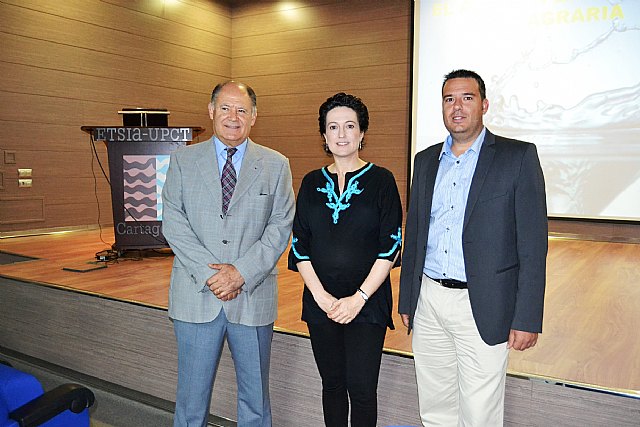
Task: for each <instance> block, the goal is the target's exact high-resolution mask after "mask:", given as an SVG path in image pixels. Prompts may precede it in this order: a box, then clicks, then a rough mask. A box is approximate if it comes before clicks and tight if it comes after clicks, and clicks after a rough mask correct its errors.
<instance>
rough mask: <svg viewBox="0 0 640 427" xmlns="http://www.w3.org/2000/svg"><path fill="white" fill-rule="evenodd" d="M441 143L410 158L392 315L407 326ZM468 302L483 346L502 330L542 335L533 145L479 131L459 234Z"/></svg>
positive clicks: (542, 269)
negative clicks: (404, 318) (402, 316)
mask: <svg viewBox="0 0 640 427" xmlns="http://www.w3.org/2000/svg"><path fill="white" fill-rule="evenodd" d="M441 149H442V143H440V144H437V145H434V146H431V147H429V148H427V149H426V150H423V151H421V152H420V153H418V154H417V155H416V157H415V161H414V173H413V181H412V187H411V200H410V203H409V212H408V214H407V223H406V230H405V241H404V252H403V254H402V272H401V277H400V296H399V303H398V311H399V312H400V313H402V314H409V317H410V322H411V325H412V324H413V316H414V314H415V311H416V306H417V304H418V297H419V295H420V285H421V279H422V271H423V267H424V258H425V254H426V246H427V239H428V237H429V216H430V215H429V213H430V212H431V201H432V198H433V190H434V186H435V181H436V174H437V172H438V165H439V161H438V156H439V154H440V150H441ZM462 250H463V254H464V264H465V270H466V273H467V283H468V287H469V299H470V300H471V308H472V311H473V317H474V319H475V322H476V325H477V327H478V331H479V332H480V336H481V337H482V339H483V340H484V341H485V342H486V343H487V344H489V345H495V344H498V343H501V342H505V341H506V340H507V339H508V337H509V331H510V329H516V330H520V331H527V332H541V331H542V311H543V305H544V289H545V277H546V256H547V207H546V199H545V188H544V177H543V175H542V169H541V167H540V161H539V160H538V154H537V151H536V147H535V145H533V144H530V143H526V142H522V141H516V140H513V139H507V138H503V137H500V136H496V135H493V134H492V133H491V132H489V130H487V132H486V135H485V139H484V142H483V145H482V148H481V150H480V156H479V158H478V163H477V166H476V170H475V173H474V175H473V179H472V181H471V188H470V190H469V198H468V201H467V206H466V208H465V215H464V224H463V230H462Z"/></svg>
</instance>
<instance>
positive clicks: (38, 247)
mask: <svg viewBox="0 0 640 427" xmlns="http://www.w3.org/2000/svg"><path fill="white" fill-rule="evenodd" d="M105 242H108V243H105ZM111 242H113V230H112V229H110V228H109V229H103V230H102V233H100V232H99V231H98V230H97V229H96V230H83V231H73V232H65V233H56V234H46V235H38V236H28V237H14V238H2V239H0V251H1V252H5V253H9V254H16V255H21V256H27V257H33V258H37V259H34V260H30V261H24V262H16V263H10V264H4V265H0V276H5V277H9V278H12V279H17V280H21V281H27V282H34V283H40V284H43V285H48V286H55V287H61V288H68V289H73V290H77V291H80V292H84V293H89V294H93V295H96V296H101V297H107V298H112V299H117V300H124V301H130V302H135V303H138V304H143V305H148V306H153V307H160V308H166V307H167V301H168V284H169V276H170V272H171V262H172V259H173V256H172V255H171V254H166V253H164V254H156V253H154V254H153V256H145V257H143V258H141V259H135V258H132V257H131V251H129V252H127V256H128V258H125V259H121V260H119V261H118V262H114V263H109V264H108V265H107V268H103V269H98V270H94V271H89V272H75V271H67V270H64V268H65V267H66V268H71V269H78V267H80V269H81V267H83V266H84V265H86V263H88V262H91V261H95V254H96V253H97V252H99V251H102V250H105V249H108V248H109V247H110V246H109V244H110V243H111ZM547 264H548V266H547V292H546V298H545V317H544V327H543V334H542V335H541V336H540V338H539V340H538V345H537V346H536V347H535V348H533V349H530V350H527V351H525V352H511V355H510V360H509V373H511V374H513V375H521V376H526V377H534V378H539V379H544V380H549V381H553V382H559V383H565V384H571V385H578V386H584V387H587V388H597V389H603V390H608V391H614V392H619V393H624V394H628V395H632V396H635V397H640V339H639V336H640V335H639V333H638V331H640V244H630V243H608V242H596V241H585V240H569V239H560V238H550V240H549V256H548V262H547ZM278 268H279V271H280V275H279V279H278V283H279V311H278V320H277V321H276V328H277V329H278V330H281V331H287V332H294V333H299V334H306V333H307V329H306V324H305V323H304V322H302V321H301V320H300V312H301V295H302V288H303V284H302V281H301V280H300V277H299V276H298V274H297V273H293V272H291V271H288V270H287V268H286V259H285V257H283V258H282V259H281V260H280V262H279V265H278ZM399 273H400V269H395V270H393V272H392V283H393V287H394V298H395V300H396V301H397V287H398V279H399ZM394 311H395V309H394ZM394 322H395V324H396V330H394V331H388V332H387V338H386V341H385V348H386V349H387V350H388V351H390V352H398V353H402V354H410V353H411V340H410V337H409V336H408V335H407V332H406V329H405V328H404V326H402V322H401V321H400V318H399V316H398V315H397V313H394Z"/></svg>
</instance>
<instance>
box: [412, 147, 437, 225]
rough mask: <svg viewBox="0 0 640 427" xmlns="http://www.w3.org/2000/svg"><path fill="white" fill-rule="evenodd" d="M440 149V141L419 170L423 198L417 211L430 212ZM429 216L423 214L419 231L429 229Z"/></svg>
mask: <svg viewBox="0 0 640 427" xmlns="http://www.w3.org/2000/svg"><path fill="white" fill-rule="evenodd" d="M441 150H442V143H440V144H438V148H437V149H435V150H433V156H431V157H429V158H428V159H427V164H426V165H424V167H423V169H422V171H421V175H422V176H421V177H420V179H419V181H418V182H424V183H425V187H424V199H423V200H422V202H423V203H424V205H423V206H422V207H420V208H419V210H418V212H428V213H429V214H430V213H431V205H432V204H433V192H434V191H435V186H436V176H437V175H438V167H439V166H440V161H439V160H438V157H439V155H440V151H441ZM429 218H430V215H423V218H422V220H421V221H420V226H419V229H418V231H419V233H420V232H421V231H422V232H424V233H425V235H426V233H427V232H428V231H429Z"/></svg>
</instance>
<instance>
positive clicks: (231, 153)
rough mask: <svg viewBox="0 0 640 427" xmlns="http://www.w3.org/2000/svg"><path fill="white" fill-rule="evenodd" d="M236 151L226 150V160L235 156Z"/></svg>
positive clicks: (235, 149)
mask: <svg viewBox="0 0 640 427" xmlns="http://www.w3.org/2000/svg"><path fill="white" fill-rule="evenodd" d="M236 151H238V149H237V148H235V147H229V148H227V158H231V157H233V155H234V154H236Z"/></svg>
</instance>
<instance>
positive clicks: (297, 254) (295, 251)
mask: <svg viewBox="0 0 640 427" xmlns="http://www.w3.org/2000/svg"><path fill="white" fill-rule="evenodd" d="M296 243H298V238H297V237H294V238H293V239H291V250H293V254H294V255H295V256H296V258H298V259H311V258H309V257H308V256H306V255H300V254H299V253H298V251H297V250H296Z"/></svg>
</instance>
